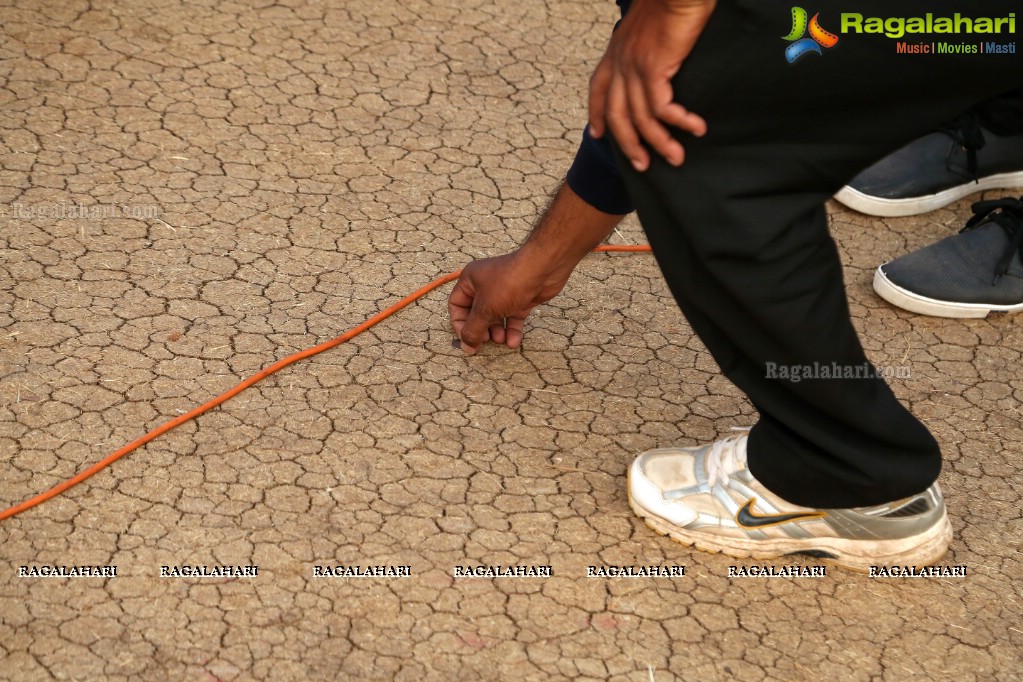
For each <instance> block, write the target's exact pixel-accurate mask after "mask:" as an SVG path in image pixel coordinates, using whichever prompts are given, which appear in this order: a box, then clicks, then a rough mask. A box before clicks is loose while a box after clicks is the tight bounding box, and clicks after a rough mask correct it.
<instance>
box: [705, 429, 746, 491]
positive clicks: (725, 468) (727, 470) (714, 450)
mask: <svg viewBox="0 0 1023 682" xmlns="http://www.w3.org/2000/svg"><path fill="white" fill-rule="evenodd" d="M732 431H749V428H748V427H739V426H733V427H732ZM747 438H748V435H747V434H745V433H744V434H742V435H741V436H729V437H727V438H722V439H721V440H719V441H717V442H716V443H714V444H713V445H712V446H711V447H710V452H708V453H707V458H706V460H705V461H704V464H705V466H706V467H707V484H708V485H710V486H714V485H716V484H717V483H721V485H725V484H727V483H728V475H729V474H731V473H734V472H736V471H738V470H740V469H745V468H746V447H745V445H746V444H745V441H746V439H747ZM740 444H742V446H743V447H739V445H740Z"/></svg>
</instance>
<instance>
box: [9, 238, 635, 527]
mask: <svg viewBox="0 0 1023 682" xmlns="http://www.w3.org/2000/svg"><path fill="white" fill-rule="evenodd" d="M594 251H595V252H600V253H612V252H620V253H645V252H649V251H650V247H649V246H617V245H604V246H598V247H597V248H596V249H594ZM461 274H462V271H461V270H459V271H457V272H451V273H448V274H446V275H442V276H441V277H438V278H437V279H435V280H433V281H432V282H430V283H429V284H427V285H426V286H423V287H420V288H419V289H417V290H416V291H414V292H413V293H411V294H409V295H408V296H406V297H405V298H403V299H401V300H400V301H398V302H397V303H395V304H393V305H391V306H388V307H387V308H385V309H384V310H382V311H380V312H379V313H377V314H376V315H374V316H373V317H371V318H369V319H368V320H366V321H365V322H363V323H362V324H360V325H359V326H358V327H354V328H352V329H349V330H348V331H346V332H345V333H344V334H342V335H341V336H338V337H336V338H333V339H331V340H330V341H324V342H323V343H321V344H318V345H316V346H313V347H312V348H306V349H305V350H302V351H299V352H297V353H295V354H293V355H289V356H288V357H286V358H284V359H282V360H278V361H277V362H275V363H273V364H272V365H270V366H269V367H267V368H265V369H263V370H262V371H260V372H259V373H258V374H255V375H253V376H251V377H249V378H248V379H246V380H245V381H243V382H241V383H240V384H238V385H237V386H235V387H234V388H231V389H228V390H227V391H225V392H223V393H221V394H220V395H218V396H217V397H215V398H213V399H212V400H210V401H208V402H206V403H203V404H202V405H200V406H198V407H196V408H195V409H193V410H192V411H190V412H186V413H185V414H183V415H181V416H180V417H176V418H175V419H172V420H170V421H169V422H167V423H165V424H163V425H161V426H158V427H156V428H155V429H153V430H152V431H150V432H149V433H147V434H145V435H144V436H141V437H139V438H136V439H135V440H133V441H132V442H130V443H128V444H127V445H125V446H124V447H122V448H120V449H119V450H116V451H114V452H112V453H110V454H109V455H107V456H106V457H104V458H103V459H101V460H100V461H98V462H96V463H95V464H93V465H92V466H91V467H89V468H88V469H86V470H84V471H82V472H80V473H78V474H76V475H75V476H74V477H72V478H69V479H67V480H66V481H64V482H63V483H59V484H57V485H55V486H53V487H52V488H50V489H49V490H47V491H46V492H43V493H40V494H38V495H36V496H35V497H31V498H29V499H27V500H25V501H24V502H22V503H21V504H16V505H14V506H13V507H11V508H9V509H6V510H4V511H3V512H0V521H2V520H4V519H9V518H11V517H12V516H16V515H17V514H20V513H21V512H23V511H25V510H27V509H31V508H32V507H35V506H36V505H40V504H42V503H43V502H46V501H47V500H50V499H53V498H54V497H56V496H57V495H60V494H61V493H63V492H64V491H66V490H69V489H71V488H73V487H75V486H76V485H78V484H79V483H81V482H82V481H84V480H85V479H87V478H89V477H91V476H92V475H93V474H97V473H99V472H100V471H102V470H103V469H106V468H107V467H108V466H110V465H111V464H113V463H114V462H116V461H117V460H119V459H121V458H122V457H124V456H125V455H127V454H128V453H129V452H132V451H134V450H137V449H138V448H139V447H141V446H143V445H145V444H146V443H148V442H149V441H151V440H154V439H156V438H159V437H160V436H162V435H163V434H165V433H167V432H168V431H170V430H171V429H173V428H176V427H178V426H181V425H182V424H184V423H185V422H188V421H191V420H193V419H195V418H196V417H198V416H199V415H201V414H204V413H206V412H209V411H210V410H212V409H213V408H214V407H217V406H218V405H222V404H223V403H225V402H227V401H228V400H230V399H231V398H233V397H235V396H236V395H238V394H239V393H241V392H242V391H244V390H245V389H247V388H249V387H250V386H252V385H254V384H256V383H258V382H260V381H262V380H263V379H265V378H267V377H268V376H270V375H271V374H275V373H277V372H278V371H280V370H282V369H284V368H285V367H287V366H288V365H292V364H294V363H296V362H298V361H299V360H305V359H306V358H311V357H312V356H314V355H317V354H319V353H322V352H323V351H325V350H330V349H331V348H334V347H335V346H339V345H341V344H342V343H344V342H345V341H350V340H351V339H353V338H355V337H356V336H358V335H359V334H361V333H363V332H364V331H366V330H368V329H370V328H372V327H374V326H376V325H377V324H379V323H380V322H383V321H384V320H386V319H387V318H388V317H390V316H391V315H393V314H395V313H396V312H398V311H399V310H401V309H402V308H405V307H406V306H408V305H409V304H411V303H414V302H415V301H417V300H419V299H420V298H422V297H423V296H425V295H426V294H428V293H430V292H431V291H433V290H434V289H436V288H437V287H441V286H444V285H445V284H447V283H448V282H453V281H454V280H456V279H458V277H459V276H460V275H461Z"/></svg>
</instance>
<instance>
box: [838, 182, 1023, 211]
mask: <svg viewBox="0 0 1023 682" xmlns="http://www.w3.org/2000/svg"><path fill="white" fill-rule="evenodd" d="M1016 187H1023V171H1020V172H1016V173H999V174H997V175H989V176H987V177H986V178H981V179H980V181H979V182H976V183H974V182H970V183H967V184H965V185H959V186H957V187H950V188H949V189H946V190H943V191H941V192H938V193H937V194H927V195H924V196H921V197H909V198H906V199H883V198H881V197H874V196H871V195H869V194H864V193H863V192H861V191H859V190H857V189H853V188H852V187H849V186H848V185H846V186H845V187H843V188H842V189H840V190H839V191H838V194H836V195H835V199H837V200H838V201H840V202H841V203H843V204H845V205H846V206H848V207H849V208H851V209H853V210H854V211H859V212H860V213H865V214H867V215H872V216H878V217H881V218H900V217H902V216H909V215H920V214H921V213H929V212H931V211H936V210H938V209H939V208H944V207H945V206H948V205H949V204H951V203H952V202H954V201H959V200H960V199H962V198H963V197H968V196H970V195H971V194H975V193H977V192H983V191H985V190H989V189H1013V188H1016Z"/></svg>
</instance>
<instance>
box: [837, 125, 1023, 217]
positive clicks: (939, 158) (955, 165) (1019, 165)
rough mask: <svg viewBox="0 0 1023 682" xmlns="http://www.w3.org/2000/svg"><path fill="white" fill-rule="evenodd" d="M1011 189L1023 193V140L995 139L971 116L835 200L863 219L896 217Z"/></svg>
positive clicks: (884, 162) (859, 179)
mask: <svg viewBox="0 0 1023 682" xmlns="http://www.w3.org/2000/svg"><path fill="white" fill-rule="evenodd" d="M1013 187H1023V135H1011V136H999V135H995V134H994V133H992V132H991V131H989V130H985V129H984V128H982V127H981V126H980V124H979V123H978V121H977V116H976V114H973V113H968V114H964V115H962V116H960V117H959V118H957V119H956V120H955V121H952V122H950V123H948V124H946V125H944V126H942V128H941V130H939V131H937V132H934V133H931V134H929V135H924V136H923V137H921V138H919V139H917V140H914V141H913V142H911V143H909V144H908V145H906V146H905V147H903V148H902V149H899V150H898V151H896V152H893V153H892V154H889V155H888V156H886V157H885V158H883V159H881V160H880V161H878V162H877V163H875V164H874V165H873V166H871V167H870V168H867V169H866V170H864V171H862V172H861V173H860V174H859V175H857V176H856V177H855V178H853V179H852V180H851V181H850V182H849V184H848V185H846V186H845V187H843V188H842V189H841V190H839V192H838V194H836V195H835V199H837V200H838V201H840V202H842V203H843V204H845V205H846V206H848V207H849V208H851V209H853V210H856V211H859V212H860V213H866V214H867V215H875V216H884V217H895V216H907V215H919V214H921V213H928V212H930V211H934V210H937V209H939V208H941V207H943V206H947V205H948V204H951V203H952V202H953V201H958V200H959V199H962V198H963V197H966V196H969V195H970V194H973V193H975V192H982V191H984V190H989V189H1008V188H1013Z"/></svg>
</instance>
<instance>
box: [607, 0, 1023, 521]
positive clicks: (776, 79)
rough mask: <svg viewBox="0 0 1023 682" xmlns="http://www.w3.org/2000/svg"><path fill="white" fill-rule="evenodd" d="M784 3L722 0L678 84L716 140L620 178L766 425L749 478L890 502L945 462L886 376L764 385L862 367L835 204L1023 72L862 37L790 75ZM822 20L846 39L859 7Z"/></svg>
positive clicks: (985, 5) (807, 495)
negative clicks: (855, 182)
mask: <svg viewBox="0 0 1023 682" xmlns="http://www.w3.org/2000/svg"><path fill="white" fill-rule="evenodd" d="M1015 5H1016V2H1014V1H1011V2H1010V1H992V2H973V3H970V4H969V7H968V12H967V11H966V10H965V9H963V8H961V9H960V11H962V12H963V13H964V14H969V15H972V16H987V15H990V16H1005V15H1008V13H1009V12H1011V11H1015V9H1016V7H1015ZM790 7H791V4H789V3H781V2H774V1H766V0H731V1H729V0H720V1H719V3H718V8H717V10H715V13H714V16H713V17H712V19H711V22H710V24H709V25H708V27H707V30H706V32H705V33H704V35H703V36H702V37H701V39H700V42H699V43H698V44H697V46H696V49H695V50H694V52H693V54H692V55H691V57H690V58H689V59H688V60H687V61H686V63H685V64H684V65H683V68H682V70H681V71H680V73H679V74H678V76H677V78H676V81H675V89H676V99H678V100H679V101H680V102H682V103H683V104H684V105H686V106H687V107H689V108H691V109H692V110H693V111H696V112H698V113H700V114H702V115H703V116H705V117H706V119H707V121H708V125H709V128H710V130H709V133H708V134H707V135H706V136H705V137H704V138H700V139H694V138H691V137H689V136H680V139H681V140H682V142H683V144H684V146H685V147H686V151H687V159H686V163H685V165H683V166H682V167H681V168H673V167H671V166H669V165H667V164H666V163H664V162H663V161H655V162H654V164H653V165H652V167H651V169H650V170H649V171H648V172H646V173H636V172H635V171H633V170H632V169H631V167H630V166H629V165H628V164H626V163H620V164H619V165H620V167H621V169H622V172H623V174H624V176H625V179H626V183H627V186H628V188H629V192H630V195H631V196H632V199H633V201H634V202H635V204H636V206H637V208H638V212H639V217H640V220H641V222H642V224H643V227H644V229H645V231H646V233H647V235H648V238H649V240H650V243H651V244H652V246H653V248H654V253H655V255H656V257H657V260H658V263H659V264H660V266H661V269H662V270H663V272H664V276H665V278H666V280H667V282H668V285H669V287H670V288H671V291H672V293H673V294H674V296H675V298H676V300H677V301H678V304H679V306H680V307H681V308H682V311H683V312H684V313H685V315H686V317H687V318H688V320H689V322H690V323H691V324H692V326H693V329H694V330H695V331H696V333H697V334H698V335H699V336H700V338H701V339H702V340H703V342H704V343H705V344H706V346H707V348H708V349H709V350H710V352H711V353H712V354H713V356H714V358H715V359H716V360H717V362H718V363H719V365H720V366H721V369H722V371H723V372H724V373H725V375H726V376H727V377H728V378H729V379H730V380H732V381H733V382H734V383H735V384H736V385H737V386H738V387H739V388H741V389H742V390H743V391H745V392H746V393H747V394H748V395H749V397H750V399H751V400H752V401H753V403H754V404H755V405H756V407H757V409H758V410H759V411H760V415H761V418H760V421H759V422H758V423H757V424H756V426H755V427H754V428H753V430H752V431H751V433H750V440H749V465H750V469H751V471H752V472H753V474H754V475H755V476H757V478H758V479H759V480H760V481H761V482H762V483H763V484H764V485H766V486H767V487H768V488H770V489H771V490H772V491H774V492H775V493H777V494H778V495H780V496H781V497H783V498H785V499H786V500H788V501H790V502H793V503H796V504H802V505H806V506H813V507H853V506H863V505H870V504H879V503H882V502H886V501H891V500H895V499H898V498H901V497H905V496H907V495H910V494H913V493H916V492H919V491H921V490H923V489H924V488H926V487H927V486H928V485H930V484H931V483H932V482H933V481H934V480H935V478H936V477H937V474H938V472H939V470H940V465H941V458H940V451H939V448H938V446H937V444H936V442H935V441H934V439H933V437H932V436H931V435H930V433H929V432H928V431H927V429H926V428H925V427H924V426H923V425H922V424H921V423H920V422H919V421H917V420H916V419H915V418H914V417H913V416H912V415H911V414H910V413H909V412H908V411H907V410H906V409H905V408H904V407H903V406H902V405H901V404H900V403H899V402H898V401H897V400H896V399H895V397H894V395H893V394H892V392H891V390H890V389H889V387H888V386H887V385H886V384H885V382H884V381H883V380H881V379H880V378H876V377H872V378H856V379H852V378H851V379H845V378H839V379H835V378H827V379H824V378H816V379H805V380H800V381H798V382H797V381H792V380H791V379H784V378H779V377H778V376H777V372H776V373H775V376H774V378H771V376H770V368H771V367H772V366H773V367H774V368H776V369H777V368H779V367H786V368H791V367H793V366H799V367H802V366H813V365H814V364H815V363H817V365H818V366H819V367H825V366H826V367H828V368H829V371H832V372H833V368H835V367H838V368H846V367H849V368H853V369H852V370H851V371H856V370H855V368H857V367H859V368H862V367H863V366H864V363H865V362H866V358H865V355H864V353H863V349H862V346H861V344H860V343H859V339H858V338H857V336H856V333H855V331H854V329H853V327H852V324H851V321H850V318H849V309H848V304H847V301H846V297H845V290H844V283H843V280H842V272H841V267H840V263H839V259H838V254H837V251H836V247H835V244H834V242H833V241H832V239H831V238H830V236H829V234H828V231H827V222H826V216H825V212H824V202H825V201H826V200H827V199H828V198H829V197H830V196H831V195H832V194H833V193H834V192H835V191H837V190H838V188H839V187H841V186H842V185H843V184H844V183H845V182H846V181H848V180H849V179H850V178H852V177H853V176H854V175H855V174H856V173H857V172H858V171H859V170H861V169H862V168H864V167H866V166H868V165H870V164H871V163H873V162H874V161H876V160H877V159H879V158H881V157H882V156H884V155H885V154H887V153H889V152H890V151H893V150H894V149H897V148H898V147H900V146H902V145H903V144H905V143H907V142H909V141H911V140H912V139H914V138H916V137H918V136H919V135H921V134H923V133H926V132H928V131H930V130H932V129H933V128H934V127H935V126H937V125H938V124H940V123H941V122H942V121H944V120H946V119H949V118H952V117H954V116H955V115H957V114H958V113H960V112H962V111H965V110H966V109H968V108H970V107H971V106H973V105H974V104H977V103H978V102H981V101H984V100H986V99H990V98H992V97H994V96H996V95H998V94H999V93H1002V92H1005V91H1006V90H1008V89H1009V88H1011V87H1014V86H1018V85H1020V84H1023V68H1021V66H1023V64H1021V62H1019V61H1016V60H1015V58H1013V61H1009V60H1005V59H1001V60H1000V59H998V58H997V56H996V55H969V56H965V55H934V56H929V55H909V54H898V53H897V52H896V42H897V41H895V40H892V39H889V38H886V37H884V36H877V35H873V36H871V35H853V34H843V35H842V36H841V37H840V40H839V43H838V45H836V46H835V47H834V48H830V49H825V50H824V51H823V52H824V53H823V54H822V55H813V54H811V55H808V56H806V57H804V58H802V59H800V60H798V61H797V62H796V63H794V64H789V63H787V61H786V60H785V58H784V49H785V47H786V46H787V43H786V42H785V41H784V40H783V39H781V38H779V36H784V35H786V34H787V33H788V32H789V29H790V28H791V14H790ZM817 9H819V10H820V21H821V24H822V25H823V26H824V27H825V28H828V29H830V30H832V31H834V32H837V29H838V25H839V14H840V12H841V11H843V10H848V7H847V6H846V7H841V6H840V5H839V4H838V3H832V2H822V3H819V4H818V6H817ZM930 9H933V8H930ZM855 11H857V12H860V13H862V14H863V15H865V16H882V17H884V16H906V17H911V16H917V15H919V14H920V12H921V10H920V5H919V3H917V2H912V1H907V0H884V1H880V0H871V1H869V2H866V1H864V2H859V3H857V4H856V8H855ZM934 11H937V10H934ZM950 39H955V37H954V36H952V37H950ZM973 42H976V41H975V40H974V41H973ZM843 371H844V370H843Z"/></svg>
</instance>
